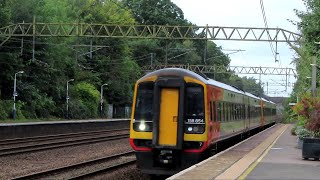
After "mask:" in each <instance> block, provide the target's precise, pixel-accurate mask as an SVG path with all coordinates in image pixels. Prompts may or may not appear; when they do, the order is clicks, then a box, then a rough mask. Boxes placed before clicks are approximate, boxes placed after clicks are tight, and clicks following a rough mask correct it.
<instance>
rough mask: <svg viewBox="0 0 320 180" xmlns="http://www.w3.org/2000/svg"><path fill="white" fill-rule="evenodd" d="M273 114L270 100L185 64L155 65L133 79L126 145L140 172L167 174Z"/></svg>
mask: <svg viewBox="0 0 320 180" xmlns="http://www.w3.org/2000/svg"><path fill="white" fill-rule="evenodd" d="M275 116H276V105H275V104H274V103H273V102H271V101H268V100H266V99H263V98H260V97H257V96H254V95H252V94H250V93H247V92H244V91H242V90H239V89H237V88H235V87H232V86H229V85H227V84H224V83H221V82H218V81H215V80H212V79H209V78H207V77H205V76H204V75H200V74H197V73H194V72H192V71H189V70H185V69H179V68H166V69H161V70H157V71H154V72H151V73H149V74H147V75H145V76H144V77H142V78H141V79H139V80H138V81H137V82H136V85H135V91H134V97H133V105H132V115H131V122H130V145H131V146H132V148H133V149H134V150H135V154H136V158H137V167H138V168H139V169H140V170H141V171H142V172H143V173H146V174H158V175H171V174H174V173H177V172H179V171H181V170H182V169H185V168H187V167H189V166H191V165H193V164H195V163H198V162H199V161H201V160H203V158H204V157H206V155H207V154H208V152H211V151H212V150H213V149H216V148H217V145H218V144H219V143H221V142H223V141H224V140H226V139H229V138H232V137H234V136H237V135H244V134H246V133H248V132H249V131H250V130H252V129H257V128H262V127H265V126H268V125H270V124H273V123H275Z"/></svg>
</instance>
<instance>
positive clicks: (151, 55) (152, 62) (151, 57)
mask: <svg viewBox="0 0 320 180" xmlns="http://www.w3.org/2000/svg"><path fill="white" fill-rule="evenodd" d="M150 61H151V62H150V63H151V68H152V69H153V53H151V59H150Z"/></svg>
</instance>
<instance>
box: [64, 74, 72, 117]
mask: <svg viewBox="0 0 320 180" xmlns="http://www.w3.org/2000/svg"><path fill="white" fill-rule="evenodd" d="M71 81H74V79H70V80H69V81H67V97H66V101H67V102H66V103H67V115H66V118H67V119H69V99H70V98H69V82H71Z"/></svg>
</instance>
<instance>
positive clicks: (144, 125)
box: [133, 120, 153, 132]
mask: <svg viewBox="0 0 320 180" xmlns="http://www.w3.org/2000/svg"><path fill="white" fill-rule="evenodd" d="M152 127H153V126H152V121H151V122H150V121H137V120H136V121H135V122H134V123H133V129H134V130H135V131H137V132H151V131H152Z"/></svg>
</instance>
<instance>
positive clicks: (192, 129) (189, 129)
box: [185, 125, 205, 134]
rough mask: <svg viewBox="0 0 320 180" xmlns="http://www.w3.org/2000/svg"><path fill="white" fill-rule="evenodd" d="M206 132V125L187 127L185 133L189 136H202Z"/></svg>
mask: <svg viewBox="0 0 320 180" xmlns="http://www.w3.org/2000/svg"><path fill="white" fill-rule="evenodd" d="M204 131H205V126H204V125H187V126H186V129H185V133H187V134H202V133H204Z"/></svg>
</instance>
